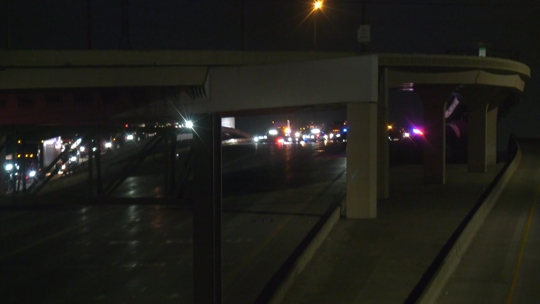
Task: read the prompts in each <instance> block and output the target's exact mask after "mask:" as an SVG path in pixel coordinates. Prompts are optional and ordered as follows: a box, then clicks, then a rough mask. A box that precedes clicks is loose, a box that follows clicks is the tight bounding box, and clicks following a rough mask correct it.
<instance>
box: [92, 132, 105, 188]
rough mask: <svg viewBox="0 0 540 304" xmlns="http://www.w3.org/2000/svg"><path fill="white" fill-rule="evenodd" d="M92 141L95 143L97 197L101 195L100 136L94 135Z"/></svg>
mask: <svg viewBox="0 0 540 304" xmlns="http://www.w3.org/2000/svg"><path fill="white" fill-rule="evenodd" d="M94 140H95V141H96V143H97V144H96V146H97V147H96V151H95V158H96V159H95V160H96V193H97V195H103V178H102V175H101V151H100V148H101V136H100V134H99V133H97V134H95V136H94Z"/></svg>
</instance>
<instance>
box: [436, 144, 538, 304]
mask: <svg viewBox="0 0 540 304" xmlns="http://www.w3.org/2000/svg"><path fill="white" fill-rule="evenodd" d="M519 143H520V146H521V150H522V153H523V156H522V158H521V162H520V164H519V166H518V168H517V170H516V172H515V173H514V174H513V176H512V178H511V179H510V180H509V182H508V184H507V186H506V188H505V190H504V191H503V193H502V194H501V196H500V197H499V199H498V200H497V203H496V205H495V206H494V208H493V210H492V211H491V213H490V214H489V216H488V217H487V218H486V220H485V222H484V224H483V225H482V227H481V228H480V230H479V231H478V233H477V235H476V236H475V238H474V239H473V241H472V244H471V246H470V247H469V249H468V250H467V251H466V253H465V254H464V256H463V258H462V260H461V262H460V264H459V265H458V267H457V269H456V270H455V272H454V274H453V276H452V278H451V279H450V281H449V282H448V283H447V285H446V287H445V288H444V292H443V294H442V295H441V297H440V298H439V301H438V303H439V304H446V303H506V304H511V303H540V290H539V289H538V282H539V281H540V268H539V267H540V264H539V263H538V256H539V252H540V206H539V205H538V204H539V199H540V163H539V161H538V155H540V141H538V140H530V139H522V140H519Z"/></svg>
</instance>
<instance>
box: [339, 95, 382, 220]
mask: <svg viewBox="0 0 540 304" xmlns="http://www.w3.org/2000/svg"><path fill="white" fill-rule="evenodd" d="M347 125H348V134H347V200H346V206H345V216H346V217H347V218H375V217H377V104H376V103H349V104H348V105H347Z"/></svg>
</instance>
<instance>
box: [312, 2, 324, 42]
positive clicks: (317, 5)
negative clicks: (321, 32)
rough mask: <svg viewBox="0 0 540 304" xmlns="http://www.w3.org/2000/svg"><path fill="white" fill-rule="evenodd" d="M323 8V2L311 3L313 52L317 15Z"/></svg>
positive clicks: (315, 40)
mask: <svg viewBox="0 0 540 304" xmlns="http://www.w3.org/2000/svg"><path fill="white" fill-rule="evenodd" d="M322 8H323V0H315V2H313V10H312V11H311V12H312V13H313V51H316V50H317V13H318V11H319V10H322Z"/></svg>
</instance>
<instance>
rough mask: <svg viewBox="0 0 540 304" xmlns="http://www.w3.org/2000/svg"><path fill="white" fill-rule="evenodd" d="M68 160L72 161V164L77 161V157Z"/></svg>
mask: <svg viewBox="0 0 540 304" xmlns="http://www.w3.org/2000/svg"><path fill="white" fill-rule="evenodd" d="M69 160H70V161H73V162H74V161H77V156H72V157H71V158H70V159H69Z"/></svg>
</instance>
